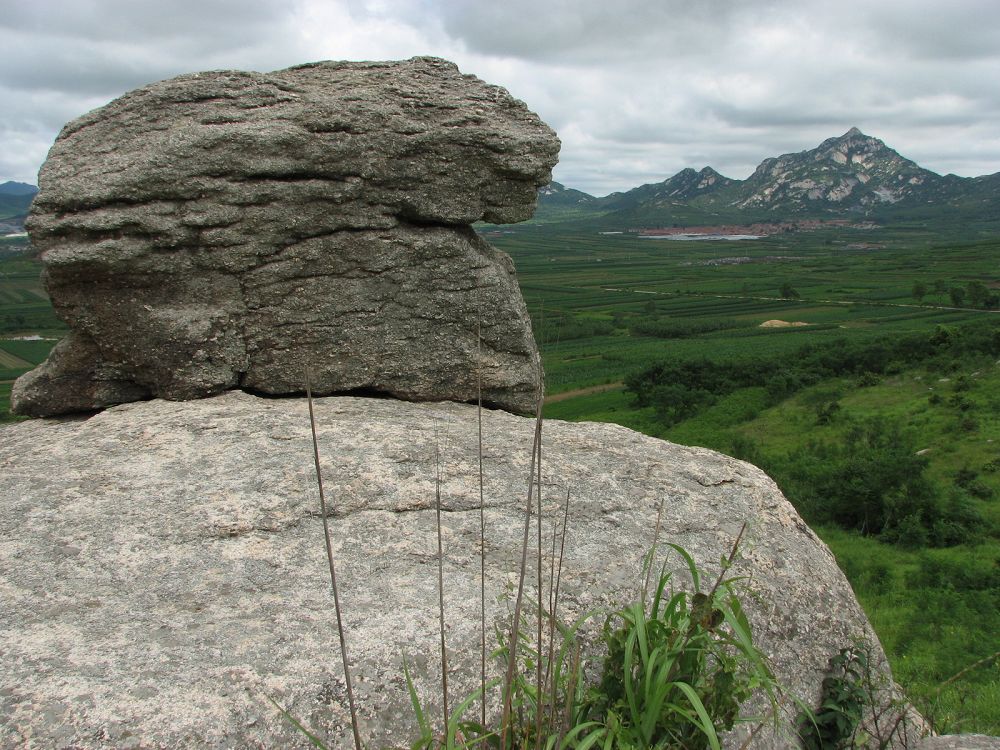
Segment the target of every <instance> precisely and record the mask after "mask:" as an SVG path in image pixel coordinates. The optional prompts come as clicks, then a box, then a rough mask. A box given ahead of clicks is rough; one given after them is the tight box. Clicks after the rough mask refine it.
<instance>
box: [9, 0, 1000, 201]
mask: <svg viewBox="0 0 1000 750" xmlns="http://www.w3.org/2000/svg"><path fill="white" fill-rule="evenodd" d="M0 9H2V13H0V49H2V50H3V58H2V63H0V97H2V99H0V182H3V181H5V180H17V181H21V182H32V183H34V182H36V177H37V172H38V168H39V166H40V165H41V163H42V161H43V160H44V159H45V154H46V152H47V150H48V148H49V146H50V145H51V144H52V141H53V140H54V138H55V137H56V134H57V133H58V131H59V128H60V127H61V126H62V125H63V124H64V123H65V122H67V121H68V120H71V119H73V118H74V117H77V116H78V115H80V114H83V113H84V112H86V111H88V110H90V109H93V108H95V107H99V106H101V105H103V104H105V103H107V102H108V101H110V100H111V99H113V98H114V97H116V96H118V95H120V94H122V93H124V92H126V91H128V90H130V89H132V88H136V87H138V86H141V85H143V84H146V83H150V82H152V81H156V80H160V79H163V78H169V77H171V76H174V75H178V74H180V73H188V72H193V71H199V70H215V69H222V68H236V69H242V70H257V71H270V70H277V69H279V68H284V67H288V66H290V65H294V64H297V63H302V62H309V61H313V60H324V59H333V60H379V59H402V58H408V57H412V56H414V55H436V56H440V57H446V58H448V59H451V60H453V61H455V62H456V63H458V65H459V67H460V68H461V69H462V71H463V72H465V73H473V74H475V75H477V76H479V77H480V78H482V79H484V80H486V81H488V82H489V83H496V84H500V85H502V86H505V87H506V88H507V89H508V90H510V92H511V93H512V94H513V95H514V96H516V97H518V98H519V99H522V100H524V101H525V102H526V103H527V104H528V106H529V107H530V108H531V109H533V110H534V111H535V112H537V113H538V114H539V115H540V116H541V117H542V119H544V120H545V121H546V122H547V123H548V124H549V125H551V126H552V127H553V128H554V129H555V130H556V131H557V132H558V133H559V136H560V138H561V139H562V143H563V146H562V154H561V160H560V163H559V166H558V167H556V170H555V179H557V180H559V181H560V182H562V183H564V184H566V185H568V186H570V187H575V188H578V189H580V190H585V191H587V192H590V193H593V194H595V195H604V194H606V193H609V192H612V191H615V190H627V189H629V188H632V187H635V186H637V185H640V184H643V183H647V182H659V181H661V180H663V179H665V178H667V177H669V176H671V175H673V174H674V173H676V172H677V171H679V170H680V169H683V168H684V167H694V168H695V169H700V168H701V167H703V166H712V167H714V168H715V169H717V170H719V171H720V172H722V173H723V174H725V175H726V176H729V177H736V178H741V179H742V178H745V177H747V176H748V175H749V174H750V173H751V172H752V171H753V169H754V167H756V166H757V164H758V163H759V162H760V161H761V160H762V159H764V158H766V157H768V156H776V155H778V154H781V153H787V152H790V151H801V150H803V149H806V148H812V147H814V146H816V145H818V144H819V142H820V141H822V140H823V139H825V138H828V137H830V136H836V135H841V134H843V133H844V132H845V131H847V130H848V129H849V128H850V127H851V126H855V125H856V126H858V127H860V128H861V130H863V131H864V132H865V133H868V134H869V135H874V136H876V137H879V138H881V139H882V140H884V141H885V142H886V143H887V144H888V145H889V146H891V147H893V148H895V149H896V150H897V151H899V152H900V153H901V154H903V155H904V156H906V157H908V158H911V159H913V160H915V161H916V162H918V163H919V164H920V165H921V166H924V167H926V168H928V169H932V170H934V171H936V172H939V173H942V174H944V173H947V172H954V173H955V174H958V175H962V176H976V175H981V174H990V173H993V172H998V171H1000V83H998V82H1000V2H997V0H933V1H930V0H840V1H839V2H836V3H834V2H829V1H828V0H773V1H765V0H614V1H612V0H156V1H155V2H147V1H146V0H31V1H30V2H29V1H28V0H0Z"/></svg>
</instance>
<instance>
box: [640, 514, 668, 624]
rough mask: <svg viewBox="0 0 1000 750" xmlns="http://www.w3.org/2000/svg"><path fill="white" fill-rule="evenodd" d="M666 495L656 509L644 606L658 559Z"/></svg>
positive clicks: (641, 599) (643, 599)
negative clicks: (657, 547) (654, 563)
mask: <svg viewBox="0 0 1000 750" xmlns="http://www.w3.org/2000/svg"><path fill="white" fill-rule="evenodd" d="M666 499H667V498H666V497H665V496H664V497H661V498H660V506H659V508H657V510H656V529H655V530H654V531H653V546H652V547H650V548H649V562H648V563H647V564H646V580H645V581H644V582H643V584H642V597H641V598H640V599H639V601H640V602H642V606H643V607H645V606H646V597H647V595H648V594H649V576H650V573H652V571H653V560H655V559H656V545H658V544H659V543H660V524H661V522H662V521H663V504H664V503H665V502H666Z"/></svg>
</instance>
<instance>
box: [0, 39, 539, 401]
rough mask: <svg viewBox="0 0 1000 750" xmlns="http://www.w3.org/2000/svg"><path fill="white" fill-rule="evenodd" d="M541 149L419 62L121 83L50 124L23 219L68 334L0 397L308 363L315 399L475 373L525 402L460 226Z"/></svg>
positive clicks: (483, 263) (500, 199)
mask: <svg viewBox="0 0 1000 750" xmlns="http://www.w3.org/2000/svg"><path fill="white" fill-rule="evenodd" d="M558 149H559V141H558V139H557V138H556V137H555V134H554V133H553V132H552V131H551V130H550V129H549V128H548V127H547V126H546V125H545V124H544V123H542V122H541V121H540V120H539V119H538V117H537V116H535V115H534V114H533V113H531V112H530V111H529V110H528V109H527V108H526V107H525V105H524V104H523V103H521V102H519V101H517V100H515V99H513V98H512V97H511V96H510V95H509V94H508V93H507V92H506V91H505V90H504V89H502V88H499V87H496V86H491V85H488V84H485V83H483V82H482V81H480V80H479V79H477V78H475V77H474V76H468V75H462V74H461V73H459V71H458V69H457V68H456V67H455V66H454V65H453V64H452V63H449V62H447V61H444V60H439V59H435V58H414V59H411V60H408V61H403V62H385V63H335V62H326V63H315V64H310V65H302V66H297V67H294V68H289V69H287V70H282V71H277V72H274V73H268V74H261V73H244V72H234V71H225V72H213V73H199V74H193V75H185V76H180V77H178V78H174V79H171V80H168V81H162V82H160V83H155V84H152V85H150V86H146V87H144V88H141V89H138V90H136V91H133V92H130V93H128V94H126V95H125V96H123V97H121V98H119V99H117V100H115V101H113V102H111V103H110V104H108V105H106V106H104V107H102V108H100V109H97V110H95V111H93V112H91V113H89V114H87V115H84V116H83V117H81V118H79V119H77V120H74V121H73V122H71V123H69V124H68V125H66V127H65V128H63V130H62V132H61V133H60V135H59V138H58V139H57V140H56V143H55V145H54V146H53V147H52V150H51V151H50V153H49V156H48V159H47V160H46V162H45V164H44V165H43V167H42V170H41V172H40V175H39V185H40V192H39V194H38V196H37V197H36V199H35V202H34V204H33V206H32V213H31V216H30V218H29V221H28V230H29V232H30V234H31V238H32V243H33V244H34V245H35V247H37V248H38V249H39V250H40V251H41V253H42V258H43V261H44V264H45V271H44V277H45V282H46V285H47V289H48V291H49V294H50V297H51V298H52V301H53V305H54V306H55V308H56V311H57V313H58V314H59V315H60V317H62V318H63V319H64V320H65V321H66V322H67V323H68V325H69V326H70V328H71V330H72V332H73V336H72V337H71V338H70V340H69V341H68V342H67V343H65V344H64V345H63V346H62V348H61V349H60V352H59V355H58V356H56V357H53V358H52V359H50V360H49V361H47V362H46V363H44V364H43V365H42V366H41V368H40V370H39V372H36V373H33V374H31V375H29V376H25V378H23V379H22V380H20V381H18V383H17V384H16V385H15V387H14V392H13V394H12V409H13V410H14V411H15V412H16V413H20V414H26V415H30V416H46V415H52V414H59V413H67V412H71V411H78V410H81V409H96V408H101V407H104V406H107V405H109V404H113V403H118V402H123V401H128V400H133V399H135V398H140V397H150V396H153V397H163V398H167V399H180V400H183V399H192V398H199V397H204V396H208V395H211V394H215V393H218V392H220V391H222V390H225V389H230V388H245V389H249V390H254V391H259V392H263V393H269V394H287V393H294V392H302V391H303V390H304V374H303V370H304V368H305V366H306V365H309V366H310V367H311V369H312V370H313V372H314V379H315V384H314V385H315V388H316V390H317V392H319V393H335V392H350V391H365V392H371V391H375V392H380V393H386V394H390V395H393V396H397V397H401V398H406V399H415V400H439V399H449V400H456V401H470V400H475V399H476V397H477V378H479V377H481V381H482V388H483V397H484V399H485V400H486V402H487V403H490V404H494V405H497V406H500V407H502V408H506V409H510V410H513V411H520V412H531V411H533V410H534V407H535V403H536V398H537V392H538V389H539V385H540V381H541V365H540V361H539V358H538V352H537V349H536V346H535V343H534V339H533V337H532V334H531V326H530V320H529V318H528V315H527V312H526V310H525V307H524V301H523V299H522V297H521V294H520V291H519V289H518V286H517V282H516V278H515V276H514V269H513V265H512V263H511V262H510V259H509V258H508V257H507V256H506V255H505V254H503V253H501V252H499V251H497V250H496V249H494V248H492V247H490V246H489V245H488V244H487V243H486V242H484V241H483V240H482V239H480V238H479V237H478V236H477V235H476V234H475V233H474V232H473V230H472V229H471V226H470V225H471V224H472V223H473V222H475V221H479V220H485V221H490V222H497V223H500V222H515V221H522V220H524V219H526V218H528V217H530V215H531V213H532V211H533V210H534V202H535V196H536V189H537V188H538V187H539V186H540V185H544V184H546V183H547V182H548V181H549V180H550V178H551V168H552V166H553V165H554V164H555V162H556V158H557V155H558ZM480 332H481V339H482V345H481V346H480V344H479V340H480V335H479V334H480ZM81 363H83V364H82V365H81ZM88 381H91V384H90V385H87V382H88ZM81 384H82V385H81Z"/></svg>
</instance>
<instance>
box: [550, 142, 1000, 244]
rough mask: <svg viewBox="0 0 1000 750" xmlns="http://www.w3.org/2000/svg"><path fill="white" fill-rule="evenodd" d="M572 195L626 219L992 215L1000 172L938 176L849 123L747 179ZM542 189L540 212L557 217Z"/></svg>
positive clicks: (693, 179) (686, 179) (688, 171)
mask: <svg viewBox="0 0 1000 750" xmlns="http://www.w3.org/2000/svg"><path fill="white" fill-rule="evenodd" d="M560 189H561V191H562V192H563V193H565V192H568V191H572V192H573V193H574V194H576V204H575V205H576V207H577V212H579V208H580V207H583V206H586V207H587V209H589V212H590V215H591V217H592V218H603V219H605V220H614V221H617V222H619V223H622V222H624V223H631V224H639V225H641V224H650V223H659V224H691V223H708V224H711V223H713V222H717V221H747V222H753V221H768V220H770V221H774V220H779V219H783V218H853V217H870V218H884V217H890V216H896V217H899V216H913V215H928V214H931V213H934V212H935V211H941V210H942V209H950V210H952V211H953V212H957V213H960V214H961V215H962V216H975V217H977V218H991V219H995V218H997V215H998V210H1000V207H998V203H1000V200H998V199H1000V173H996V174H992V175H983V176H980V177H958V176H956V175H953V174H949V175H943V176H942V175H939V174H937V173H935V172H932V171H930V170H928V169H925V168H923V167H921V166H920V165H919V164H917V163H916V162H914V161H912V160H910V159H907V158H906V157H904V156H902V155H900V154H899V153H898V152H896V151H895V150H893V149H892V148H890V147H889V146H887V145H886V144H885V143H884V142H883V141H882V140H880V139H878V138H875V137H873V136H870V135H866V134H865V133H863V132H862V131H861V130H860V129H859V128H856V127H852V128H851V129H850V130H848V131H847V132H846V133H844V134H843V135H841V136H836V137H833V138H827V139H826V140H824V141H823V142H822V143H820V144H819V145H818V146H817V147H815V148H813V149H807V150H805V151H799V152H790V153H785V154H781V155H779V156H773V157H768V158H766V159H764V160H763V161H762V162H761V163H760V164H759V165H758V167H757V168H756V170H754V172H753V173H752V174H751V175H750V176H749V177H747V178H746V179H745V180H738V179H732V178H729V177H725V176H723V175H721V174H720V173H719V172H717V171H716V170H715V169H713V168H712V167H709V166H706V167H704V168H703V169H701V170H700V171H695V170H694V169H692V168H690V167H687V168H685V169H682V170H681V171H680V172H678V173H676V174H675V175H673V176H671V177H669V178H667V179H665V180H663V181H662V182H658V183H647V184H644V185H640V186H638V187H635V188H632V189H631V190H628V191H624V192H615V193H611V194H610V195H607V196H604V197H603V198H598V197H595V196H592V195H588V194H587V193H583V192H582V191H578V190H572V188H566V187H564V186H561V185H560ZM544 190H545V188H542V190H541V191H539V213H540V214H541V215H542V216H543V217H544V218H546V219H548V220H550V221H551V220H553V219H556V218H557V217H558V213H559V206H558V204H556V203H554V202H553V201H551V199H550V196H549V194H546V193H544V192H543V191H544Z"/></svg>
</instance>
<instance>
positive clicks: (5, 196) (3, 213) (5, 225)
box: [0, 182, 38, 234]
mask: <svg viewBox="0 0 1000 750" xmlns="http://www.w3.org/2000/svg"><path fill="white" fill-rule="evenodd" d="M37 192H38V188H37V187H35V186H34V185H29V184H28V183H26V182H4V183H3V184H0V234H10V233H12V232H19V231H21V229H22V228H23V226H24V219H25V217H26V216H27V215H28V208H29V207H30V206H31V201H32V199H33V198H34V197H35V194H36V193H37Z"/></svg>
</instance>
